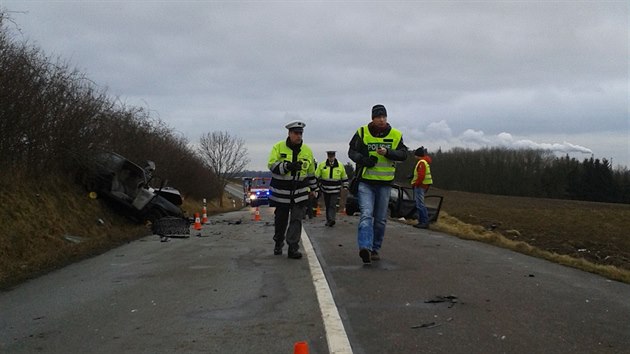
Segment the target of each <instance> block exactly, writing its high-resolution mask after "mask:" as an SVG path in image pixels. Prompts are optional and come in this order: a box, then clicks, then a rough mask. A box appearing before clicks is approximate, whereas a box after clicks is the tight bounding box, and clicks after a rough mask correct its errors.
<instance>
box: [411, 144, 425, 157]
mask: <svg viewBox="0 0 630 354" xmlns="http://www.w3.org/2000/svg"><path fill="white" fill-rule="evenodd" d="M424 152H425V150H424V146H420V147H419V148H417V149H416V152H415V153H414V155H416V156H424Z"/></svg>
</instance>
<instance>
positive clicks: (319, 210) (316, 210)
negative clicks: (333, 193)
mask: <svg viewBox="0 0 630 354" xmlns="http://www.w3.org/2000/svg"><path fill="white" fill-rule="evenodd" d="M320 215H322V210H321V209H320V208H319V205H318V206H317V209H315V216H320Z"/></svg>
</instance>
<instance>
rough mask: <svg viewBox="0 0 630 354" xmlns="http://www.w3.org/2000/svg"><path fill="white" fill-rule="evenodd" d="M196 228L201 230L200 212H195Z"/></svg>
mask: <svg viewBox="0 0 630 354" xmlns="http://www.w3.org/2000/svg"><path fill="white" fill-rule="evenodd" d="M194 227H195V230H201V220H199V213H195V226H194Z"/></svg>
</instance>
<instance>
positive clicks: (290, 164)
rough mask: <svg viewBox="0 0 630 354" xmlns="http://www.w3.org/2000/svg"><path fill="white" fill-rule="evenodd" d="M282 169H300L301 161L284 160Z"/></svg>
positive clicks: (291, 170)
mask: <svg viewBox="0 0 630 354" xmlns="http://www.w3.org/2000/svg"><path fill="white" fill-rule="evenodd" d="M284 169H285V170H287V171H289V172H295V171H299V170H301V169H302V161H296V162H289V161H285V162H284Z"/></svg>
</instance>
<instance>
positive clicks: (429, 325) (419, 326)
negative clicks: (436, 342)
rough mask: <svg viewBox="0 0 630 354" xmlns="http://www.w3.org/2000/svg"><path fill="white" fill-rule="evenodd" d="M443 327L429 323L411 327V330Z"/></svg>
mask: <svg viewBox="0 0 630 354" xmlns="http://www.w3.org/2000/svg"><path fill="white" fill-rule="evenodd" d="M441 325H442V324H440V323H435V322H429V323H423V324H419V325H415V326H411V328H413V329H416V328H435V327H439V326H441Z"/></svg>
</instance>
